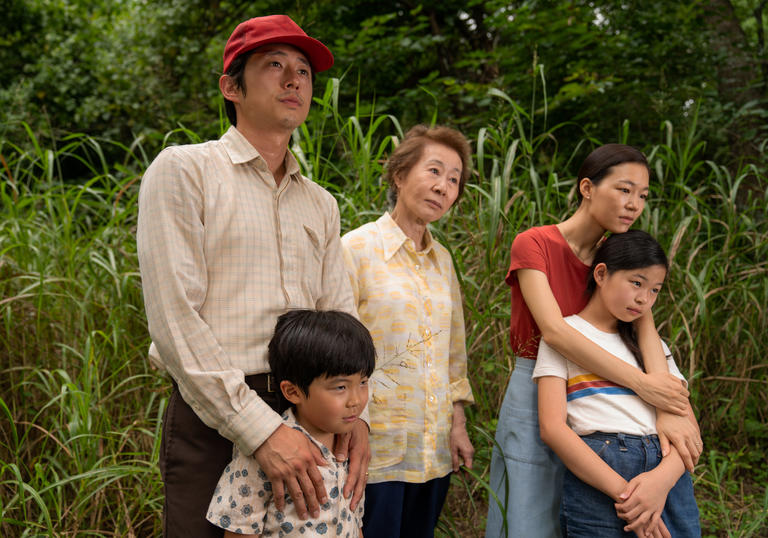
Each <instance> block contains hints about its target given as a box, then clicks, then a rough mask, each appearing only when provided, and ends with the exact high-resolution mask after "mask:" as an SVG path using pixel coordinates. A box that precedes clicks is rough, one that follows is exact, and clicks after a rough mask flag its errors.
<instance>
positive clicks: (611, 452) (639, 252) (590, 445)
mask: <svg viewBox="0 0 768 538" xmlns="http://www.w3.org/2000/svg"><path fill="white" fill-rule="evenodd" d="M667 269H668V262H667V257H666V255H665V254H664V250H663V249H662V248H661V246H660V245H659V244H658V242H657V241H656V240H655V239H653V237H651V236H650V235H648V234H647V233H645V232H643V231H639V230H631V231H628V232H626V233H622V234H615V235H612V236H610V237H609V238H608V239H606V240H605V241H604V242H603V244H602V245H601V246H600V248H599V249H598V251H597V252H596V253H595V257H594V261H593V262H592V266H591V268H590V271H589V276H588V282H587V291H588V292H591V293H592V295H591V297H590V299H589V302H588V303H587V305H586V307H585V308H584V309H583V310H582V311H581V312H579V313H578V314H576V315H573V316H569V317H567V318H565V321H566V322H567V323H568V324H569V325H571V326H572V327H573V328H574V329H576V330H578V331H579V332H580V333H582V334H583V335H584V336H586V337H587V338H589V339H590V340H592V341H593V342H595V343H596V344H597V345H599V346H600V347H602V348H603V349H605V350H606V351H608V352H609V353H612V354H613V355H615V356H617V357H619V358H620V359H622V360H624V361H625V362H627V363H629V364H631V365H632V366H633V367H635V368H640V369H643V355H642V353H641V351H640V347H639V346H638V341H637V335H636V333H635V329H634V327H633V324H632V322H633V321H635V320H636V319H638V318H640V317H641V316H643V315H644V314H645V313H646V312H649V311H650V310H651V307H652V306H653V303H654V302H655V301H656V298H657V296H658V294H659V291H660V290H661V286H662V284H663V282H664V279H665V277H666V275H667ZM663 347H664V352H665V354H666V356H667V361H668V365H669V370H670V372H671V373H673V374H674V375H675V376H677V377H679V378H680V379H682V376H681V375H680V372H679V370H678V369H677V367H676V366H675V364H674V361H673V360H672V358H671V356H670V353H669V349H668V348H667V347H666V345H664V346H663ZM533 378H534V379H536V380H537V381H538V386H539V425H540V429H541V438H542V439H543V440H544V442H545V443H547V444H548V445H549V446H550V447H551V448H552V450H554V451H555V453H556V454H557V455H558V456H559V457H560V459H561V460H562V461H563V463H565V465H566V467H567V469H568V470H567V471H566V473H565V477H564V479H563V495H562V505H561V509H560V524H561V529H562V532H563V535H564V536H569V537H570V536H590V537H592V536H631V534H629V533H628V532H627V531H636V532H637V533H638V535H643V534H652V535H657V536H658V535H660V536H667V535H668V534H667V533H666V532H665V531H666V529H668V530H669V532H670V533H671V536H673V537H680V536H700V535H701V530H700V528H699V512H698V508H697V507H696V500H695V499H694V496H693V485H692V483H691V478H690V475H689V474H688V473H687V472H686V471H685V468H684V465H683V462H682V460H681V459H680V457H679V455H678V454H677V452H676V451H675V450H673V451H672V452H671V453H670V454H669V455H668V456H666V457H664V458H662V456H661V447H660V445H659V439H658V436H657V435H656V416H655V409H654V408H653V407H652V406H650V405H648V404H646V403H645V402H644V401H643V400H641V399H640V398H639V397H638V396H637V395H636V394H635V393H634V392H633V391H632V390H630V389H628V388H625V387H622V386H621V385H617V384H616V383H612V382H610V381H608V380H606V379H604V378H602V377H600V376H597V375H594V374H592V373H591V372H589V371H587V370H585V369H583V368H581V367H579V366H578V365H576V364H575V363H573V362H571V361H569V360H568V359H566V358H565V357H563V356H562V355H561V354H560V353H558V352H557V351H555V350H554V349H553V348H552V347H550V346H549V345H547V344H546V343H545V342H542V343H541V344H540V346H539V351H538V360H537V361H536V367H535V369H534V371H533ZM614 503H616V504H614ZM659 517H661V518H662V519H663V524H661V523H660V522H659Z"/></svg>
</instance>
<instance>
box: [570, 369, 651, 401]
mask: <svg viewBox="0 0 768 538" xmlns="http://www.w3.org/2000/svg"><path fill="white" fill-rule="evenodd" d="M566 392H567V394H568V401H569V402H570V401H571V400H576V399H578V398H583V397H585V396H592V395H594V394H625V395H629V396H637V394H635V391H633V390H631V389H628V388H627V387H623V386H621V385H617V384H616V383H614V382H613V381H608V380H607V379H603V378H602V377H600V376H597V375H594V374H587V375H577V376H576V377H572V378H570V379H569V380H568V389H567V391H566Z"/></svg>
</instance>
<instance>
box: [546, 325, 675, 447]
mask: <svg viewBox="0 0 768 538" xmlns="http://www.w3.org/2000/svg"><path fill="white" fill-rule="evenodd" d="M565 321H566V323H568V324H569V325H570V326H571V327H573V328H574V329H576V330H577V331H579V332H580V333H581V334H583V335H584V336H586V337H587V338H589V339H590V340H592V341H593V342H594V343H596V344H597V345H599V346H600V347H601V348H603V349H605V350H606V351H608V352H609V353H611V354H613V355H615V356H616V357H618V358H620V359H622V360H623V361H625V362H627V363H629V364H631V365H632V366H634V367H635V368H639V366H638V364H637V360H635V357H634V355H632V352H631V351H630V350H629V348H627V346H626V345H625V344H624V342H622V341H621V337H620V336H619V335H618V333H606V332H603V331H601V330H599V329H597V328H596V327H594V326H593V325H592V324H590V323H589V322H587V321H586V320H584V319H583V318H581V317H579V316H578V315H574V316H568V317H567V318H565ZM662 345H663V347H664V354H665V355H666V356H667V365H668V367H669V372H670V373H671V374H672V375H674V376H676V377H678V378H680V379H681V380H682V381H683V383H685V378H684V377H683V375H682V374H681V373H680V370H678V368H677V365H676V364H675V361H674V359H673V358H672V353H671V352H670V351H669V348H668V347H667V344H665V343H664V342H662ZM544 376H554V377H559V378H562V379H565V380H566V381H567V394H568V396H567V397H568V425H569V426H570V427H571V429H573V431H575V432H576V433H577V434H578V435H589V434H590V433H594V432H596V431H601V432H605V433H626V434H629V435H651V434H655V433H656V411H655V409H654V407H653V406H651V405H648V404H647V403H645V402H644V401H643V400H642V399H641V398H640V397H639V396H637V394H635V392H634V391H632V390H630V389H628V388H626V387H623V386H621V385H618V384H616V383H614V382H613V381H608V380H607V379H604V378H602V377H600V376H598V375H595V374H592V373H590V372H588V371H586V370H584V369H583V368H581V367H580V366H578V365H576V364H575V363H573V362H571V361H569V360H568V359H566V358H565V357H563V356H562V355H561V354H560V353H558V352H557V351H555V350H554V349H553V348H551V347H550V346H548V345H547V343H546V342H544V340H542V341H541V344H540V345H539V355H538V358H537V360H536V367H535V368H534V370H533V376H532V377H533V379H537V378H539V377H544Z"/></svg>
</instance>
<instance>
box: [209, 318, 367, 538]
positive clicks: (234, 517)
mask: <svg viewBox="0 0 768 538" xmlns="http://www.w3.org/2000/svg"><path fill="white" fill-rule="evenodd" d="M268 350H269V351H268V354H269V366H270V368H271V369H272V375H273V376H274V378H275V383H276V386H277V387H279V394H280V395H281V397H282V398H284V399H285V400H286V401H287V403H288V404H289V405H290V406H291V408H290V409H288V411H286V412H285V413H284V414H283V420H284V421H285V424H286V425H288V426H291V427H293V428H294V429H296V430H299V431H301V432H302V433H304V434H305V435H306V436H307V437H309V439H310V441H312V442H313V443H315V444H316V445H317V446H318V448H319V449H320V451H321V452H322V454H323V457H324V458H325V460H326V462H327V464H328V465H327V466H324V467H319V470H320V473H321V474H322V476H323V482H324V484H325V488H326V491H327V492H328V497H329V500H328V502H327V503H326V504H324V505H322V506H321V510H320V516H319V517H318V518H316V519H309V520H306V521H302V520H301V519H299V516H298V514H297V513H296V509H295V507H294V505H293V503H292V501H291V499H290V498H289V496H287V495H286V500H285V502H286V507H285V510H284V511H282V512H281V511H278V510H277V509H276V508H275V503H274V497H273V494H272V484H271V483H270V482H269V481H268V480H267V477H266V475H265V474H264V472H263V471H262V470H261V469H260V468H259V465H258V464H257V463H256V460H255V459H254V458H251V457H249V456H246V455H244V454H241V453H240V452H239V451H238V450H237V447H235V449H234V450H233V456H232V462H231V463H230V464H229V465H228V466H227V468H226V469H224V472H223V473H222V475H221V478H220V479H219V483H218V485H217V486H216V490H215V492H214V494H213V498H212V499H211V503H210V506H209V507H208V514H207V519H208V521H210V522H211V523H213V524H214V525H216V526H218V527H221V528H223V529H225V530H226V531H227V532H226V533H225V537H227V536H243V535H246V536H262V535H263V536H270V535H272V534H275V535H280V536H283V535H288V534H291V535H292V534H296V535H297V536H298V535H303V536H317V535H319V536H349V537H350V538H354V537H359V536H362V533H361V532H360V527H361V526H362V521H363V502H362V500H361V502H360V503H359V505H358V508H357V510H356V511H355V512H354V513H353V512H352V511H351V510H350V509H349V503H350V500H349V499H345V498H344V496H343V495H342V494H341V491H342V488H343V487H344V483H345V481H346V479H347V472H348V464H347V462H346V461H341V462H340V461H336V459H335V458H334V457H333V455H332V454H331V451H330V450H329V449H328V448H327V447H332V446H333V436H334V434H337V433H347V432H349V431H350V430H351V429H352V427H353V425H354V424H355V421H356V420H357V417H358V416H359V415H360V413H362V411H363V409H364V408H365V406H366V404H367V402H368V377H369V376H370V375H371V374H372V373H373V369H374V367H375V365H376V352H375V350H374V347H373V341H372V340H371V335H370V334H369V333H368V330H367V329H366V328H365V327H364V326H363V324H362V323H360V322H359V321H358V320H356V319H355V318H354V317H352V316H350V315H349V314H345V313H343V312H336V311H326V312H320V311H315V310H292V311H290V312H287V313H285V314H283V315H282V316H280V317H279V318H278V320H277V326H276V327H275V334H274V336H272V340H271V341H270V342H269V348H268ZM284 403H285V402H284Z"/></svg>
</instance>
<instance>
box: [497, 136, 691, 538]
mask: <svg viewBox="0 0 768 538" xmlns="http://www.w3.org/2000/svg"><path fill="white" fill-rule="evenodd" d="M649 177H650V169H649V167H648V162H647V160H646V158H645V156H644V155H643V154H642V152H640V151H638V150H636V149H635V148H632V147H630V146H625V145H622V144H606V145H604V146H601V147H599V148H597V149H596V150H594V151H593V152H592V153H591V154H590V155H589V156H588V157H587V158H586V160H585V161H584V163H583V164H582V166H581V169H580V170H579V175H578V188H577V194H578V197H579V207H578V209H577V210H576V212H575V213H574V214H573V215H572V216H571V217H569V218H568V219H566V220H565V221H563V222H561V223H559V224H556V225H549V226H540V227H536V228H531V229H530V230H527V231H525V232H523V233H521V234H519V235H518V236H517V237H516V238H515V240H514V242H513V244H512V251H511V257H512V260H511V263H510V267H509V272H508V273H507V278H506V282H507V284H509V286H510V287H511V288H512V317H511V323H510V342H511V344H512V350H513V351H514V353H515V356H516V357H517V358H516V360H515V369H514V371H513V373H512V376H511V377H510V380H509V385H508V386H507V391H506V394H505V396H504V402H503V403H502V407H501V411H500V413H499V421H498V426H497V430H496V443H497V445H496V446H495V447H494V451H493V457H492V460H491V477H490V481H491V487H492V488H493V490H494V492H495V494H496V497H497V499H498V502H496V500H495V499H493V497H492V498H491V500H490V503H489V504H490V506H489V512H488V521H487V525H486V538H499V537H501V536H509V537H520V536H525V537H526V538H530V537H552V536H559V535H560V528H559V523H558V510H559V505H560V490H561V480H562V472H563V466H562V464H561V463H560V461H559V460H558V459H557V456H555V455H554V453H553V452H552V451H551V450H550V449H549V448H548V447H547V446H546V445H545V444H544V443H543V442H542V441H541V438H540V437H539V423H538V404H537V391H536V385H535V384H534V383H533V381H532V380H531V373H532V372H533V367H534V364H535V362H534V361H535V359H536V354H537V352H538V347H539V340H540V339H541V338H543V339H544V341H545V342H547V344H549V345H550V346H552V347H553V348H555V349H556V350H557V351H559V352H560V353H561V354H562V355H564V356H565V357H566V358H568V359H570V360H571V361H573V362H575V363H576V364H578V365H579V366H581V367H583V368H585V369H587V370H589V371H591V372H594V373H596V374H597V375H600V376H602V377H604V378H606V379H609V380H611V381H613V382H615V383H619V384H621V385H624V386H626V387H628V388H630V389H632V390H634V391H635V392H636V393H637V394H638V396H640V397H641V398H642V399H643V400H645V401H646V402H648V403H649V404H651V405H653V406H655V407H656V408H657V409H658V410H659V412H658V420H657V427H658V431H659V437H660V438H661V440H662V449H663V451H665V453H666V451H668V450H669V442H668V441H671V443H672V444H673V445H674V446H675V448H676V449H677V451H678V453H679V454H680V456H681V457H682V459H683V461H685V463H686V466H687V467H688V468H689V469H693V465H694V464H695V462H696V461H697V460H698V457H699V454H701V450H702V444H701V438H700V436H699V431H698V426H697V425H696V422H695V419H694V418H693V413H692V412H691V409H690V405H689V403H688V398H687V396H688V391H687V390H686V389H685V387H683V386H682V385H681V383H680V381H679V380H678V379H677V378H675V377H674V376H672V375H671V374H669V372H668V371H667V364H666V359H665V357H664V353H663V351H662V347H661V340H660V339H659V335H658V333H657V332H656V327H655V324H654V322H653V318H652V317H651V315H650V312H649V313H648V314H647V315H645V316H643V317H642V318H641V319H639V320H638V321H637V322H635V329H636V331H637V333H638V340H639V342H640V347H641V349H642V351H643V356H644V357H648V358H647V360H646V369H647V373H644V372H641V371H640V370H638V369H637V368H633V367H631V366H630V365H628V364H627V363H626V362H624V361H622V360H621V359H619V358H617V357H614V356H613V355H611V354H610V353H608V352H607V351H605V350H603V349H602V348H601V347H599V346H598V345H596V344H594V343H593V342H591V341H590V340H589V339H587V338H586V337H584V336H583V335H582V334H581V333H579V332H578V331H576V330H575V329H573V328H572V327H571V326H570V325H568V324H567V323H566V322H565V321H564V320H563V318H564V317H565V316H570V315H572V314H576V313H577V312H579V311H580V310H582V309H583V308H584V306H585V305H586V303H587V300H588V296H587V295H586V279H587V278H586V277H587V273H588V272H589V267H590V264H591V263H592V258H593V257H594V253H595V251H596V250H597V247H598V245H599V244H600V241H601V240H602V239H603V237H604V235H605V233H606V232H611V233H622V232H626V231H627V230H628V229H629V227H630V226H631V225H632V224H633V223H634V222H635V220H636V219H637V218H638V217H639V216H640V214H641V213H642V211H643V208H644V207H645V201H646V199H647V197H648V184H649ZM499 504H501V507H500V506H499ZM502 509H504V510H505V512H506V513H505V514H504V515H502Z"/></svg>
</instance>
